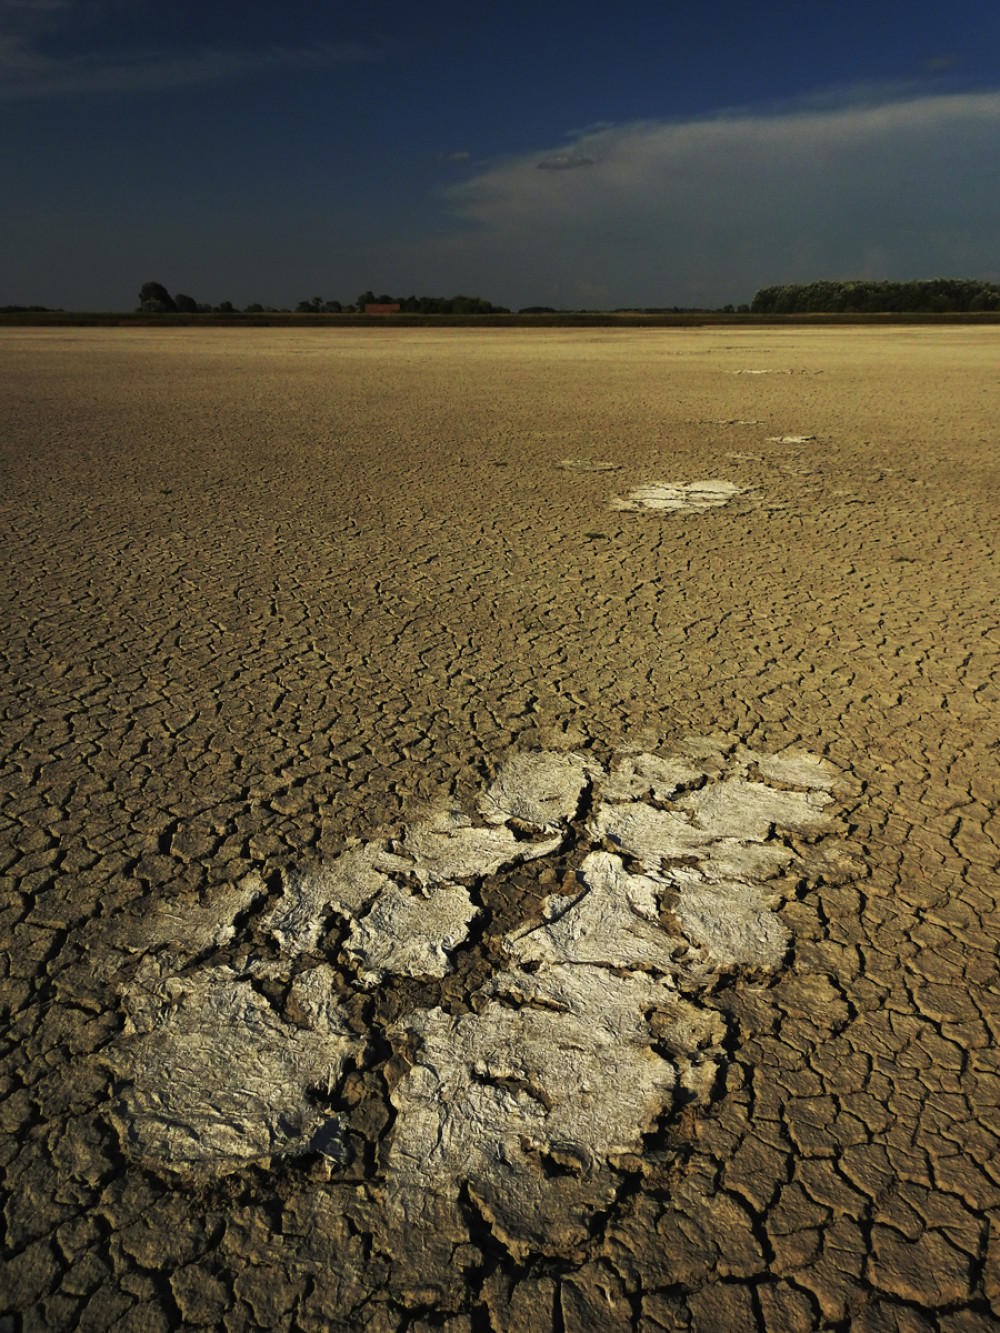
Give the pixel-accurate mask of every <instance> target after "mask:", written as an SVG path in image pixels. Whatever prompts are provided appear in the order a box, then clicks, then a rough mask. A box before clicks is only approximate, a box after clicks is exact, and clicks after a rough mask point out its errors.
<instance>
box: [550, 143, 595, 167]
mask: <svg viewBox="0 0 1000 1333" xmlns="http://www.w3.org/2000/svg"><path fill="white" fill-rule="evenodd" d="M596 161H597V159H596V158H593V157H588V156H587V154H586V153H584V152H581V150H580V149H579V148H573V149H570V151H569V152H567V153H551V154H550V155H549V156H548V157H543V158H542V160H541V162H538V163H536V166H537V168H538V170H539V171H572V170H573V168H574V167H592V166H593V165H594V163H595V162H596Z"/></svg>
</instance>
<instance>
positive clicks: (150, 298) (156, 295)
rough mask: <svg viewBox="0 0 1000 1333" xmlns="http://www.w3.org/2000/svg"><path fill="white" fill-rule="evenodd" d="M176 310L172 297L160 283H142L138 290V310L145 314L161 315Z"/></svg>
mask: <svg viewBox="0 0 1000 1333" xmlns="http://www.w3.org/2000/svg"><path fill="white" fill-rule="evenodd" d="M176 308H177V307H176V306H175V305H174V300H173V297H172V296H171V295H170V293H169V292H168V291H167V289H166V287H164V285H163V283H162V282H144V283H143V284H142V286H141V287H140V288H139V309H140V310H142V311H144V312H145V313H147V314H154V315H161V314H163V313H164V312H165V311H168V310H176Z"/></svg>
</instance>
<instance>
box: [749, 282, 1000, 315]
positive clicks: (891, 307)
mask: <svg viewBox="0 0 1000 1333" xmlns="http://www.w3.org/2000/svg"><path fill="white" fill-rule="evenodd" d="M982 310H1000V286H997V284H996V283H992V282H983V281H982V280H981V279H979V278H930V279H927V280H920V281H913V282H869V281H867V280H863V279H862V280H857V281H854V280H852V281H830V280H827V279H823V280H820V281H817V282H792V283H786V284H784V285H783V286H776V287H762V288H761V289H760V291H758V292H757V293H756V295H755V296H754V298H753V300H752V301H751V303H750V313H751V314H754V315H821V314H822V315H828V314H852V315H853V314H858V315H881V314H900V315H902V314H907V315H908V314H924V313H925V314H951V313H959V312H961V313H965V312H970V311H971V312H975V311H982Z"/></svg>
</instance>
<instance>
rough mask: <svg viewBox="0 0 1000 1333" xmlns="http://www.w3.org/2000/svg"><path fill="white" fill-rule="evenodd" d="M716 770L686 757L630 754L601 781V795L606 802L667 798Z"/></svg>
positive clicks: (599, 793)
mask: <svg viewBox="0 0 1000 1333" xmlns="http://www.w3.org/2000/svg"><path fill="white" fill-rule="evenodd" d="M711 771H713V769H712V766H711V765H704V764H699V763H696V762H692V761H691V760H690V759H686V758H684V757H683V756H680V755H678V756H675V757H673V758H668V759H663V758H661V757H660V756H659V755H655V754H638V755H631V756H627V757H626V758H624V759H622V760H621V762H620V763H619V764H618V767H617V768H616V769H615V771H614V772H613V773H611V774H609V775H608V777H606V778H605V779H604V780H603V782H601V784H600V787H599V789H598V795H599V796H600V798H601V799H602V800H604V801H635V800H641V799H642V798H643V797H645V796H652V798H653V800H654V801H668V800H670V798H671V797H672V796H673V795H674V794H675V793H676V792H677V790H678V789H679V788H681V787H684V786H688V785H689V784H691V783H695V782H698V781H700V780H701V779H702V778H703V777H706V776H707V775H708V774H709V773H710V772H711Z"/></svg>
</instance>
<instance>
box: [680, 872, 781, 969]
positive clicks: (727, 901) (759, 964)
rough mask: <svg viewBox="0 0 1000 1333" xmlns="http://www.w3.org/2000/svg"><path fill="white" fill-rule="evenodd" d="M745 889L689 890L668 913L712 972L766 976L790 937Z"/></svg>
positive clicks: (754, 892) (726, 885)
mask: <svg viewBox="0 0 1000 1333" xmlns="http://www.w3.org/2000/svg"><path fill="white" fill-rule="evenodd" d="M769 908H770V905H769V903H768V901H767V899H766V898H765V897H764V895H763V894H762V893H761V892H760V891H759V890H758V889H756V888H755V887H754V886H753V885H751V884H741V883H739V882H736V881H725V880H720V881H718V882H716V883H711V884H710V883H703V884H702V885H700V886H697V887H695V886H693V885H689V886H688V887H686V888H684V889H683V891H682V892H681V893H680V895H679V897H678V899H677V902H676V904H675V905H674V907H673V908H672V909H671V910H672V913H673V915H674V916H675V917H676V918H677V921H678V923H679V924H680V927H681V929H682V930H683V932H684V934H685V936H686V937H687V938H688V939H689V940H691V942H692V943H694V944H697V945H700V946H701V947H702V948H703V949H704V951H705V953H706V954H707V956H708V959H709V961H710V964H711V966H712V968H713V970H715V971H728V970H729V969H731V968H734V967H744V968H748V969H749V970H750V971H753V972H765V971H772V970H773V969H774V968H776V967H778V965H779V964H780V963H781V961H782V959H783V958H784V956H785V954H786V953H787V952H788V945H789V941H790V940H791V933H790V932H789V930H788V927H787V926H786V925H785V924H784V923H783V922H782V921H781V919H780V917H778V916H776V915H775V913H774V912H772V911H770V910H769Z"/></svg>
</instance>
